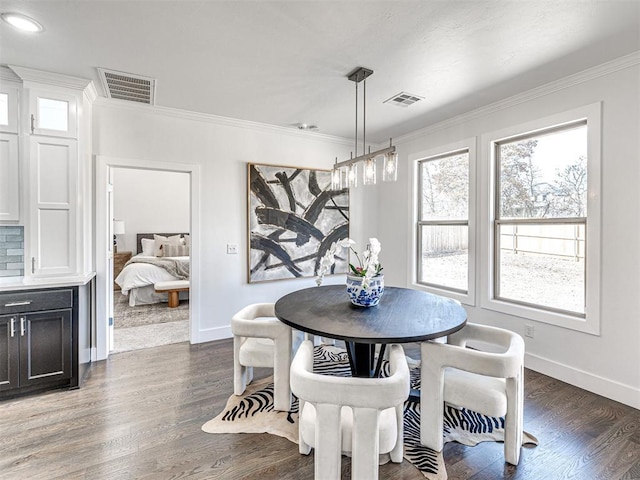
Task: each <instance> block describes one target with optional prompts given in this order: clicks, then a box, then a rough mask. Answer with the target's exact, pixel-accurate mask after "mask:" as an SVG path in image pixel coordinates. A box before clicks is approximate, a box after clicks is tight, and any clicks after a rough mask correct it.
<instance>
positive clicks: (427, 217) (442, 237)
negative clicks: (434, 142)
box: [415, 139, 475, 304]
mask: <svg viewBox="0 0 640 480" xmlns="http://www.w3.org/2000/svg"><path fill="white" fill-rule="evenodd" d="M443 152H444V153H443ZM474 155H475V139H472V140H470V141H467V142H463V143H461V144H459V145H455V146H449V148H446V149H444V148H443V149H440V151H438V152H437V153H435V154H433V155H429V154H426V155H425V157H423V158H422V159H420V160H419V161H418V162H417V171H416V176H417V192H418V194H417V222H416V247H417V248H416V250H417V257H418V258H417V262H416V274H415V283H416V284H417V285H419V286H422V287H425V288H426V289H427V290H435V291H439V292H440V293H443V294H445V295H447V296H450V297H453V298H456V299H458V300H460V301H464V302H465V303H470V304H473V301H474V298H473V297H474V291H473V273H472V272H474V271H475V270H474V265H473V259H472V255H471V254H470V252H473V250H474V249H473V245H472V244H471V239H473V218H470V215H469V212H470V211H472V210H473V208H472V205H473V204H474V202H473V193H472V192H474V191H475V188H474V185H473V182H472V181H470V178H473V176H472V172H473V171H474V170H473V163H474V160H473V158H474ZM470 222H471V223H470Z"/></svg>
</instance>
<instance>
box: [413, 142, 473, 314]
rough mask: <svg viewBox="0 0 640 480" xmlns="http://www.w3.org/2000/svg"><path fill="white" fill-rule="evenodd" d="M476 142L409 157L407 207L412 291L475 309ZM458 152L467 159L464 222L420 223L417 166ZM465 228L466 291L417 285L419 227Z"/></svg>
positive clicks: (419, 245)
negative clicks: (409, 210) (409, 211)
mask: <svg viewBox="0 0 640 480" xmlns="http://www.w3.org/2000/svg"><path fill="white" fill-rule="evenodd" d="M476 145H477V139H476V137H472V138H468V139H465V140H462V141H460V142H455V143H451V144H447V145H443V146H440V147H436V148H432V149H429V150H425V151H421V152H418V153H416V154H413V155H411V156H410V157H409V160H410V162H411V163H412V164H413V168H412V174H413V182H412V185H413V188H412V189H411V192H412V198H411V205H412V207H413V208H412V211H413V221H412V222H411V229H412V231H411V234H410V236H409V238H410V239H411V243H412V245H411V248H410V252H413V253H412V254H411V255H410V260H409V261H410V265H409V269H408V271H409V277H410V278H409V283H410V285H411V286H412V288H415V289H417V290H423V291H426V292H430V293H434V294H437V295H443V296H446V297H449V298H453V299H455V300H458V301H459V302H461V303H463V304H465V305H469V306H475V304H476V263H477V262H476V222H477V213H476V212H477V208H476V198H477V195H476V188H477V186H476V184H477V181H476V163H477V148H476ZM462 152H467V153H468V159H469V192H468V195H469V204H468V209H469V211H468V214H467V220H466V221H462V220H460V221H458V220H453V221H452V220H436V221H424V220H421V218H420V213H421V207H420V201H421V186H422V179H421V175H420V165H421V163H422V162H424V161H428V160H430V159H431V160H436V159H438V158H444V157H448V156H452V155H456V154H460V153H462ZM425 224H427V225H434V224H439V225H445V224H448V225H453V224H455V225H458V224H460V225H462V224H466V225H467V234H468V245H469V250H468V252H469V253H468V259H467V269H468V271H467V279H468V280H467V291H466V292H464V291H462V290H459V289H454V288H447V287H444V286H438V285H433V284H426V283H423V282H419V278H420V277H419V274H420V269H421V261H420V258H421V255H422V249H421V227H422V226H423V225H425Z"/></svg>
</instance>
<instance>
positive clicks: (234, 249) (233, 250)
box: [227, 243, 238, 255]
mask: <svg viewBox="0 0 640 480" xmlns="http://www.w3.org/2000/svg"><path fill="white" fill-rule="evenodd" d="M237 253H238V245H236V244H235V243H227V254H228V255H236V254H237Z"/></svg>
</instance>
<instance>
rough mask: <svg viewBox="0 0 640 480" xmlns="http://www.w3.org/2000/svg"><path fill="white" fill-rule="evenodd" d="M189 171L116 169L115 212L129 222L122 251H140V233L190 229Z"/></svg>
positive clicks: (120, 238) (120, 246) (121, 238)
mask: <svg viewBox="0 0 640 480" xmlns="http://www.w3.org/2000/svg"><path fill="white" fill-rule="evenodd" d="M189 200H190V197H189V175H188V174H187V173H178V172H161V171H154V170H141V169H135V168H114V170H113V216H114V218H115V219H117V220H123V221H124V222H125V234H124V235H118V251H120V252H122V251H131V252H133V254H134V255H135V254H136V234H138V233H154V232H157V233H161V232H164V233H183V232H189Z"/></svg>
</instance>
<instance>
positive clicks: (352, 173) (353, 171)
mask: <svg viewBox="0 0 640 480" xmlns="http://www.w3.org/2000/svg"><path fill="white" fill-rule="evenodd" d="M347 169H348V173H347V179H348V180H349V188H356V187H357V186H358V164H357V163H352V164H351V165H349V166H348V167H347Z"/></svg>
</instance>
